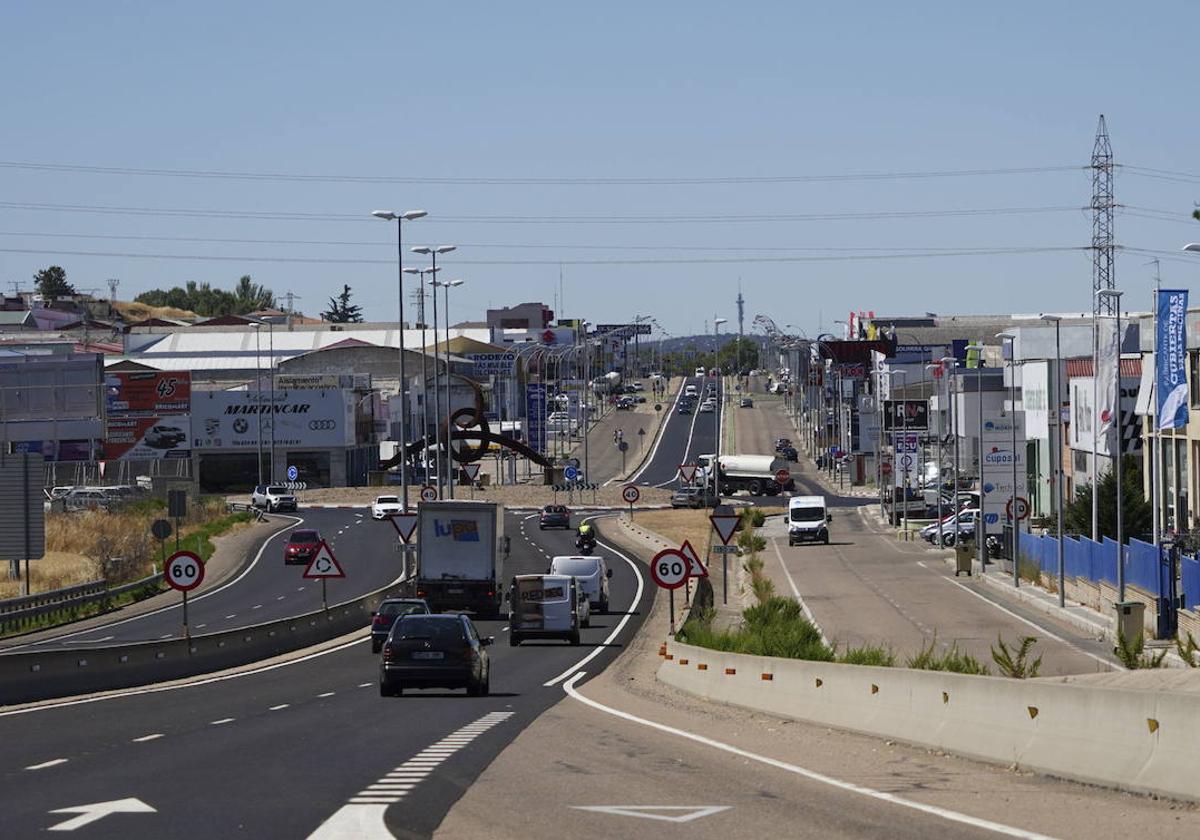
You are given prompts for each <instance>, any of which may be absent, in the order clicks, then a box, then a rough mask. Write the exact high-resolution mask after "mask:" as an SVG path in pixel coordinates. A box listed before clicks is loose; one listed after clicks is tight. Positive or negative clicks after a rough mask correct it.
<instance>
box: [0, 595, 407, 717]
mask: <svg viewBox="0 0 1200 840" xmlns="http://www.w3.org/2000/svg"><path fill="white" fill-rule="evenodd" d="M394 589H395V585H390V586H387V587H384V588H383V589H379V590H376V591H375V592H372V593H370V594H369V595H365V596H363V597H361V598H358V599H356V600H354V601H347V602H346V603H344V604H338V605H337V606H334V607H330V608H329V610H327V611H324V610H318V611H317V612H311V613H306V614H305V615H300V616H296V617H294V618H287V619H282V620H279V621H271V622H266V623H264V624H256V625H254V626H251V627H243V628H241V629H238V630H227V631H225V632H222V633H208V634H205V635H203V636H192V638H191V640H190V641H188V640H185V639H168V640H163V641H158V642H139V643H135V644H128V645H114V646H111V647H103V648H94V649H89V650H79V649H75V650H34V651H22V652H19V653H8V654H3V655H0V706H3V705H11V704H13V703H29V702H32V701H35V700H46V699H49V698H52V697H66V696H69V695H73V694H87V693H90V692H95V691H110V690H113V689H118V688H130V687H133V686H140V685H149V684H151V683H158V682H165V681H167V680H175V679H180V678H182V677H191V676H196V675H198V674H206V673H210V672H212V671H220V670H222V669H225V668H232V667H236V666H238V665H246V664H248V663H251V662H258V661H261V660H263V659H269V658H271V657H273V656H278V655H280V654H284V653H290V652H291V651H294V650H300V649H302V648H306V647H309V646H311V645H314V644H318V643H320V642H325V641H328V640H330V639H336V638H337V637H339V636H343V635H345V634H347V633H352V632H354V631H355V630H365V628H366V627H367V626H368V625H369V624H370V622H371V611H372V610H374V609H375V608H376V607H377V606H378V605H379V602H380V601H381V600H383V598H384V597H386V596H387V595H388V594H391V593H392V591H393V590H394ZM364 638H365V636H364Z"/></svg>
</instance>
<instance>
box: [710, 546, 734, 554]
mask: <svg viewBox="0 0 1200 840" xmlns="http://www.w3.org/2000/svg"><path fill="white" fill-rule="evenodd" d="M738 551H739V549H738V547H737V546H736V545H714V546H713V547H712V553H713V554H737V553H738Z"/></svg>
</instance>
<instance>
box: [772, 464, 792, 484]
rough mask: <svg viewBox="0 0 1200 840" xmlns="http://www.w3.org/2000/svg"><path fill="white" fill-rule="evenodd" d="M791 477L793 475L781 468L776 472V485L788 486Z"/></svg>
mask: <svg viewBox="0 0 1200 840" xmlns="http://www.w3.org/2000/svg"><path fill="white" fill-rule="evenodd" d="M791 477H792V474H791V473H790V472H788V471H787V470H786V469H784V468H782V467H780V468H779V469H778V470H776V471H775V483H776V484H787V483H788V479H789V478H791Z"/></svg>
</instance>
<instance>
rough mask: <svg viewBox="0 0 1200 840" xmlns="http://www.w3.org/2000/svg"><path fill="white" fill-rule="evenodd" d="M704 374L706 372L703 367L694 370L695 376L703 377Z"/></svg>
mask: <svg viewBox="0 0 1200 840" xmlns="http://www.w3.org/2000/svg"><path fill="white" fill-rule="evenodd" d="M705 373H707V371H705V369H704V368H703V367H698V368H696V375H697V376H704V374H705Z"/></svg>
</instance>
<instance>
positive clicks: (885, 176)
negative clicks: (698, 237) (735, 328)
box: [0, 160, 1087, 186]
mask: <svg viewBox="0 0 1200 840" xmlns="http://www.w3.org/2000/svg"><path fill="white" fill-rule="evenodd" d="M0 168H5V169H21V170H29V171H34V172H64V173H78V174H88V175H139V176H147V177H158V178H216V179H225V180H238V181H301V182H314V181H316V182H334V183H336V182H342V183H357V184H437V185H472V186H515V185H526V186H629V185H651V186H672V185H674V186H688V185H701V184H798V183H819V182H836V181H897V180H910V179H924V178H963V177H982V176H995V175H1040V174H1045V173H1051V172H1075V171H1079V170H1081V169H1086V168H1087V167H1082V166H1021V167H1010V168H988V169H934V170H924V171H913V172H860V173H845V174H824V175H720V176H708V177H681V178H670V177H668V178H642V177H624V178H610V177H588V178H528V177H510V178H502V177H494V176H473V177H441V176H416V175H335V174H302V173H288V172H252V171H231V170H216V169H155V168H147V167H134V166H99V165H95V164H80V163H41V162H35V161H12V160H9V161H0Z"/></svg>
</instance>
